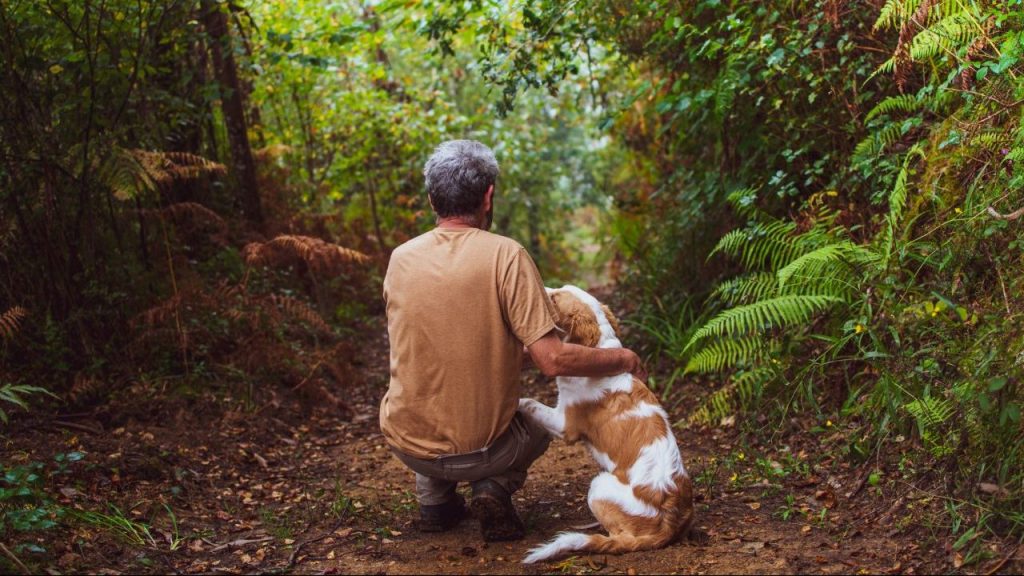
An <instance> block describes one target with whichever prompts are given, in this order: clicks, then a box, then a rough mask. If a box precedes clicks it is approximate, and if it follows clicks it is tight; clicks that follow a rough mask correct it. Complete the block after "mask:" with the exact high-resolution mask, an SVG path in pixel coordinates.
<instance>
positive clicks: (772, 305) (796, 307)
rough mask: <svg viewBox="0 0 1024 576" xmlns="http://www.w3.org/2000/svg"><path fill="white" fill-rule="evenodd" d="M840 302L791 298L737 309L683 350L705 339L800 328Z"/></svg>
mask: <svg viewBox="0 0 1024 576" xmlns="http://www.w3.org/2000/svg"><path fill="white" fill-rule="evenodd" d="M840 301H841V299H840V298H837V297H835V296H824V295H792V296H777V297H775V298H770V299H768V300H762V301H760V302H755V303H753V304H747V305H745V306H737V307H736V308H732V309H729V310H725V311H723V312H721V313H720V314H718V315H717V316H715V317H714V318H712V319H711V320H709V321H708V323H707V324H705V325H704V326H701V327H700V329H698V330H697V332H695V333H694V335H693V337H692V338H691V339H690V342H689V343H687V345H686V348H687V349H689V348H690V347H691V346H693V345H694V344H695V343H696V342H698V341H700V340H701V339H703V338H706V337H708V336H723V335H726V334H729V335H736V334H750V333H756V332H763V331H765V330H769V329H771V328H782V327H785V326H789V325H793V324H799V323H801V322H804V321H806V320H808V319H809V318H810V317H811V316H813V315H814V314H815V313H817V312H820V311H822V310H824V309H826V308H828V307H829V306H831V305H833V304H836V303H838V302H840Z"/></svg>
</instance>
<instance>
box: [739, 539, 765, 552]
mask: <svg viewBox="0 0 1024 576" xmlns="http://www.w3.org/2000/svg"><path fill="white" fill-rule="evenodd" d="M764 547H765V543H764V542H747V543H746V544H744V545H743V547H742V548H740V551H741V552H746V553H747V554H757V551H758V550H761V549H763V548H764Z"/></svg>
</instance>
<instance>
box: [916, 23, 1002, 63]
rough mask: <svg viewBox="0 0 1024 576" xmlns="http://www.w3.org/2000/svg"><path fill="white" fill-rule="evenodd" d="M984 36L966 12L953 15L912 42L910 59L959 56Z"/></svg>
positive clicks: (917, 36)
mask: <svg viewBox="0 0 1024 576" xmlns="http://www.w3.org/2000/svg"><path fill="white" fill-rule="evenodd" d="M982 34H984V31H983V30H982V29H981V28H980V27H979V26H978V24H977V21H976V20H975V19H974V17H973V16H971V15H970V14H969V13H968V12H966V11H961V12H958V13H956V14H951V15H949V16H947V17H945V18H943V19H942V20H939V21H938V22H936V23H935V24H933V25H931V26H929V27H928V28H926V29H924V30H922V31H921V32H920V33H919V34H917V35H916V36H914V39H913V40H912V41H911V42H910V58H911V59H912V60H916V61H921V60H927V59H929V58H931V57H933V56H938V55H942V54H957V53H959V52H960V51H961V50H963V49H965V48H966V47H967V46H970V45H971V44H973V43H974V41H975V40H977V39H978V37H979V36H981V35H982Z"/></svg>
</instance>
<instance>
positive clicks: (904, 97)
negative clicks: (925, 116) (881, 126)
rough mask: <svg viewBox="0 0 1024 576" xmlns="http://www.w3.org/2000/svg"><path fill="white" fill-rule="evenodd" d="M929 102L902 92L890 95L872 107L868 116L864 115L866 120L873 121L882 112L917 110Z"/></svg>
mask: <svg viewBox="0 0 1024 576" xmlns="http://www.w3.org/2000/svg"><path fill="white" fill-rule="evenodd" d="M926 104H927V100H921V99H919V98H918V97H917V96H915V95H913V94H901V95H899V96H890V97H888V98H886V99H884V100H882V101H881V102H879V103H878V104H876V105H875V107H874V108H872V109H871V110H870V111H869V112H868V114H867V116H865V117H864V122H865V123H867V122H871V121H872V120H874V119H875V118H877V117H878V116H881V115H882V114H892V113H894V112H904V113H906V112H916V111H918V110H920V109H921V108H924V107H925V105H926Z"/></svg>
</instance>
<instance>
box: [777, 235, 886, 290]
mask: <svg viewBox="0 0 1024 576" xmlns="http://www.w3.org/2000/svg"><path fill="white" fill-rule="evenodd" d="M877 260H878V255H877V254H876V253H875V252H873V251H872V250H869V249H867V248H865V247H863V246H860V245H857V244H854V243H853V242H850V241H849V240H843V241H841V242H837V243H835V244H827V245H825V246H822V247H820V248H818V249H817V250H814V251H812V252H808V253H807V254H804V255H802V256H800V257H799V258H797V259H796V260H793V261H792V262H790V263H789V264H788V265H786V266H785V267H784V268H782V269H781V270H779V271H778V273H777V277H778V280H779V289H780V290H782V289H783V288H784V287H785V286H786V283H787V282H788V281H789V279H790V278H792V277H793V276H794V275H797V274H800V273H806V272H807V271H809V270H810V269H812V268H814V270H813V272H814V273H813V274H805V275H806V276H807V277H810V278H822V277H824V274H822V268H823V267H825V266H827V265H830V264H839V265H842V266H849V267H853V266H855V265H858V264H866V263H870V262H875V261H877Z"/></svg>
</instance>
